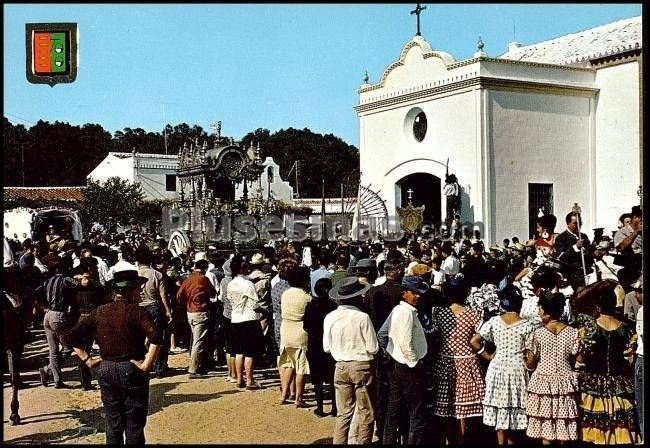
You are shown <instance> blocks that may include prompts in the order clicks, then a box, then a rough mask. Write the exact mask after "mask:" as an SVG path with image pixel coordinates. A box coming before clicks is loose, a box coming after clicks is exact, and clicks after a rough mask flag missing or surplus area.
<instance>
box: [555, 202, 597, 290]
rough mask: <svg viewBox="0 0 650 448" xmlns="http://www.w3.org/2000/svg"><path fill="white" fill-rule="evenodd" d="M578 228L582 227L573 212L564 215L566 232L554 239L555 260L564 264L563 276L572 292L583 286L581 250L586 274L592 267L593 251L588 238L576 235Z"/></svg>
mask: <svg viewBox="0 0 650 448" xmlns="http://www.w3.org/2000/svg"><path fill="white" fill-rule="evenodd" d="M578 226H580V227H582V219H581V218H580V215H579V214H578V213H574V212H571V213H569V214H568V215H566V230H565V231H564V232H562V233H560V234H559V235H558V236H557V238H555V252H556V254H557V258H558V259H559V260H560V261H562V262H563V263H566V265H567V267H566V269H565V272H564V274H565V275H566V276H567V278H569V280H570V282H571V286H572V287H573V289H574V290H576V289H578V287H580V286H584V285H585V278H584V271H583V269H582V255H581V254H580V252H581V249H584V257H585V266H586V268H587V274H589V273H591V271H592V268H591V266H592V265H593V257H592V253H593V250H592V248H591V244H589V238H587V235H585V234H584V233H580V235H578Z"/></svg>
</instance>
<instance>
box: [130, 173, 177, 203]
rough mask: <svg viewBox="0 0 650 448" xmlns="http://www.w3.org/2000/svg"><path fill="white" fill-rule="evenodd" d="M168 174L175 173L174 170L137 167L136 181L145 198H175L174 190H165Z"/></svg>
mask: <svg viewBox="0 0 650 448" xmlns="http://www.w3.org/2000/svg"><path fill="white" fill-rule="evenodd" d="M168 174H171V175H176V172H175V171H174V170H164V169H161V168H147V167H139V168H138V182H139V183H140V187H141V188H142V191H143V192H144V194H145V198H146V199H176V191H167V177H166V176H167V175H168Z"/></svg>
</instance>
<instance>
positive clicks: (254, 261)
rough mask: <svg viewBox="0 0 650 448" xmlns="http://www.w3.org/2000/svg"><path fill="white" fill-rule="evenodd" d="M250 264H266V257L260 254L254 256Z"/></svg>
mask: <svg viewBox="0 0 650 448" xmlns="http://www.w3.org/2000/svg"><path fill="white" fill-rule="evenodd" d="M250 264H252V265H259V264H264V255H262V254H259V253H258V254H254V255H253V256H252V257H251V261H250Z"/></svg>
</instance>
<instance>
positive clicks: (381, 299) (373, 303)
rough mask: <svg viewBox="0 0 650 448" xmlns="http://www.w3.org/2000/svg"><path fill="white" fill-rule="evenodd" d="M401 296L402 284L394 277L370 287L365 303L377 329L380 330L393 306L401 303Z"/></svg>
mask: <svg viewBox="0 0 650 448" xmlns="http://www.w3.org/2000/svg"><path fill="white" fill-rule="evenodd" d="M401 297H402V291H401V289H400V285H399V283H397V282H396V281H395V280H393V279H387V280H386V283H384V284H383V285H380V286H373V287H372V288H370V290H369V291H368V294H367V295H366V297H365V300H364V304H365V308H366V310H367V312H368V315H369V316H370V319H371V320H372V325H373V327H374V329H375V331H379V329H380V328H381V326H382V325H383V324H384V322H385V321H386V319H387V318H388V316H389V315H390V313H391V311H392V310H393V308H395V306H397V305H398V304H399V302H400V300H401Z"/></svg>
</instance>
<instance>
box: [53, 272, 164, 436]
mask: <svg viewBox="0 0 650 448" xmlns="http://www.w3.org/2000/svg"><path fill="white" fill-rule="evenodd" d="M146 281H147V278H144V277H139V276H138V269H137V268H136V267H135V266H134V265H132V264H130V263H128V262H126V261H120V262H118V263H117V264H116V265H115V266H114V269H113V288H114V290H115V301H113V302H111V303H108V304H106V305H102V306H100V307H98V308H96V309H95V310H93V311H92V312H91V313H90V315H88V316H87V317H85V318H83V319H81V320H80V321H79V322H78V323H77V325H75V326H74V327H73V328H72V329H71V330H68V331H66V332H65V333H64V334H63V338H64V339H65V340H67V341H68V342H69V343H70V344H71V345H72V346H73V347H74V351H75V353H76V354H77V356H79V358H80V359H81V360H82V361H83V362H84V363H85V364H86V365H87V366H88V367H91V368H93V367H98V368H97V378H98V382H99V387H100V389H101V396H102V403H103V404H104V413H105V415H106V444H108V445H113V444H118V445H123V444H124V442H125V441H126V444H127V445H131V444H137V445H142V444H144V443H145V438H144V427H145V424H146V422H147V413H148V410H149V371H150V370H151V368H152V367H153V364H154V361H155V360H156V358H157V357H158V353H159V352H160V345H161V344H162V337H161V335H160V333H159V332H158V330H157V329H156V325H155V324H154V321H153V319H152V318H151V316H150V315H149V313H147V311H146V310H145V309H144V308H143V307H141V306H138V303H139V302H140V287H141V285H142V284H143V283H145V282H146ZM90 335H95V339H96V341H97V344H98V345H99V354H100V356H98V357H95V356H90V355H89V354H88V352H87V351H86V350H85V343H84V341H85V340H86V339H87V338H88V337H90ZM145 338H147V339H148V340H149V349H148V351H147V352H146V354H145ZM125 436H126V437H125Z"/></svg>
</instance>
